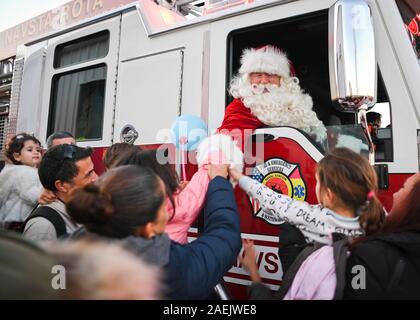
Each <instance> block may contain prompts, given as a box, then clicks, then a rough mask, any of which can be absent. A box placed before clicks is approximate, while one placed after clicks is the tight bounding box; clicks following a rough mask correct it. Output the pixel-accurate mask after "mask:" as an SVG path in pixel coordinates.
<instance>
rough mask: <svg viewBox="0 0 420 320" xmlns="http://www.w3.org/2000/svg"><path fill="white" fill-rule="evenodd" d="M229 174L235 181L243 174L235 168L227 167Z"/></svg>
mask: <svg viewBox="0 0 420 320" xmlns="http://www.w3.org/2000/svg"><path fill="white" fill-rule="evenodd" d="M229 175H230V177H231V178H232V179H233V180H234V181H235V182H238V181H239V179H240V178H241V177H242V176H243V174H242V172H240V171H238V170H236V169H235V168H230V169H229Z"/></svg>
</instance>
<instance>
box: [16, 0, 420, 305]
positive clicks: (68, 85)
mask: <svg viewBox="0 0 420 320" xmlns="http://www.w3.org/2000/svg"><path fill="white" fill-rule="evenodd" d="M346 6H350V7H346ZM366 8H367V9H366ZM419 13H420V8H419V4H418V2H416V1H412V0H389V1H379V0H365V1H362V0H342V1H336V0H320V1H312V0H254V1H252V0H222V1H217V0H216V1H211V0H210V1H199V0H196V1H189V0H186V1H183V0H180V1H174V2H166V1H165V2H164V3H163V2H162V3H160V4H156V3H155V2H153V1H151V0H140V1H138V2H135V3H133V4H130V5H127V6H125V7H122V8H119V9H118V10H114V11H112V12H108V13H105V14H103V15H101V16H99V17H95V18H92V19H90V20H86V21H84V22H82V23H78V24H76V25H74V26H72V27H69V28H66V29H64V30H61V31H59V32H56V33H53V34H50V35H47V36H44V37H42V38H39V39H36V40H34V41H31V42H29V43H26V44H25V45H23V46H21V47H19V49H18V53H17V55H16V58H15V62H14V75H13V82H12V99H11V102H10V114H9V126H8V130H9V132H8V133H9V134H13V133H16V132H21V131H25V132H30V133H34V134H35V136H37V137H38V138H39V139H40V140H41V141H42V142H45V140H46V138H47V136H48V135H49V134H51V133H52V132H54V131H58V130H66V131H70V132H72V133H73V134H74V135H75V137H76V139H77V141H78V144H79V145H81V146H91V147H94V148H95V149H96V151H95V154H96V159H97V168H98V169H99V170H101V167H100V162H101V161H100V160H101V155H102V151H103V150H104V149H105V148H106V147H109V146H110V145H111V144H112V143H115V142H120V141H123V140H124V139H128V140H130V139H131V140H134V139H135V138H136V137H135V136H133V135H138V138H137V140H136V141H135V143H136V144H139V145H142V146H145V147H157V146H160V145H162V144H170V134H168V132H169V128H170V127H171V124H172V122H173V121H174V119H175V118H176V117H178V116H180V115H183V114H193V115H197V116H199V117H201V118H202V119H203V120H204V122H205V123H206V124H207V126H208V128H209V131H210V132H211V131H212V130H213V129H216V128H218V127H219V126H220V124H221V123H222V120H223V116H224V110H225V108H226V106H227V105H228V103H229V102H230V101H231V99H232V98H231V97H230V96H229V94H228V93H227V89H228V88H229V83H230V80H231V79H232V77H233V76H234V75H235V73H236V72H237V70H238V69H239V63H240V55H241V53H242V50H243V49H244V48H248V47H257V46H260V45H264V44H274V45H276V46H278V47H279V48H281V49H282V50H284V51H285V52H286V53H287V55H288V57H289V59H290V60H291V62H292V64H293V65H294V68H295V71H296V75H297V77H298V78H299V81H300V85H301V87H302V88H303V89H304V90H305V91H306V92H307V93H309V94H310V95H311V96H312V98H313V101H314V110H315V112H316V113H317V115H318V118H319V119H321V120H322V121H323V123H324V124H325V126H326V127H327V129H328V139H329V140H328V141H326V144H325V145H324V146H319V145H318V144H316V143H315V142H314V140H313V139H311V137H309V136H307V135H306V134H304V133H302V132H301V131H299V130H297V129H295V128H290V127H279V128H265V129H258V130H256V132H255V133H254V139H253V142H251V143H253V145H254V147H255V148H256V146H257V145H258V144H262V145H263V149H264V156H263V158H258V157H257V158H255V157H254V159H253V161H254V162H252V163H248V164H247V165H248V166H249V167H253V168H256V169H257V171H256V174H255V177H256V178H259V179H260V181H262V182H263V183H265V184H267V185H269V186H270V187H273V188H276V189H277V190H279V191H281V192H283V193H286V192H287V193H288V194H289V195H290V196H292V197H294V198H296V199H299V200H305V201H309V202H311V203H315V202H316V197H315V180H314V176H313V174H314V167H315V164H316V162H318V161H319V160H320V159H321V158H322V157H323V154H324V153H325V151H326V150H328V149H331V148H333V147H335V146H336V144H337V141H336V140H334V139H336V138H337V136H338V134H339V133H343V132H344V133H345V134H346V136H348V137H352V138H351V139H350V140H351V141H352V142H351V144H352V145H353V146H354V142H357V144H358V146H359V151H360V152H362V153H363V152H365V153H366V154H367V152H368V149H369V145H368V143H367V141H366V140H365V137H364V135H363V131H362V130H361V127H360V124H359V120H358V117H357V113H356V112H354V111H357V110H356V109H355V108H354V105H353V109H352V108H348V109H346V108H345V107H343V106H345V105H346V104H345V102H346V101H347V102H348V101H350V102H351V103H353V102H354V101H355V100H354V99H353V100H352V98H354V97H356V96H360V94H359V93H358V90H359V89H360V90H361V91H363V90H362V89H361V88H359V87H361V86H362V85H361V83H362V82H363V80H366V83H367V84H366V86H368V87H369V88H370V89H369V90H370V91H369V92H372V94H371V95H369V99H368V100H367V101H368V104H367V107H368V108H369V109H371V108H372V109H371V110H375V111H376V112H379V113H381V114H382V127H381V128H380V129H379V131H378V138H379V139H380V141H381V146H380V147H378V148H377V149H376V155H375V160H374V162H375V165H376V167H377V169H378V173H379V175H380V188H381V193H380V198H381V200H382V201H383V203H384V205H385V207H386V208H387V209H389V208H390V207H391V205H392V193H393V192H395V191H396V190H398V189H399V188H400V187H401V186H402V184H403V182H404V181H405V179H406V178H407V177H409V176H410V175H412V174H413V173H415V172H417V171H418V170H419V161H420V156H419V144H420V133H419V132H420V90H418V85H419V83H420V40H419V35H420V33H419V29H418V25H419V24H420V17H419ZM349 14H350V16H348V15H349ZM350 24H354V25H352V26H351V25H350ZM364 24H371V26H372V28H373V29H372V31H373V33H372V35H373V37H372V38H367V39H358V40H356V41H355V42H352V43H353V44H352V45H351V46H349V45H348V42H349V41H354V39H350V38H349V37H348V34H347V33H346V32H347V31H346V30H347V28H350V29H351V28H353V29H355V30H356V31H354V30H353V32H356V33H354V34H357V29H358V28H362V29H363V28H364V27H365V26H364ZM414 24H415V25H416V26H417V29H415V25H414ZM337 39H339V40H337ZM362 43H363V45H366V43H367V45H368V46H367V47H366V46H365V47H362ZM349 47H350V48H351V49H352V50H353V51H354V52H353V55H354V56H353V58H352V60H351V61H353V62H354V64H353V66H352V67H351V66H349V65H348V61H345V62H342V63H343V64H340V62H338V64H337V65H334V63H335V62H337V61H338V60H339V58H337V57H343V56H344V54H347V53H348V50H350V49H349ZM372 50H373V51H372ZM346 52H347V53H346ZM348 57H349V56H348V55H346V59H348ZM372 57H373V60H372ZM334 72H335V73H334ZM352 81H355V82H354V83H356V84H358V85H357V87H354V86H351V85H352V84H353V82H352ZM349 86H350V87H349ZM372 88H373V90H372ZM340 90H344V92H347V94H346V95H345V96H344V97H341V96H339V95H338V94H337V92H341V91H340ZM363 96H365V98H366V96H368V94H366V93H365V94H363ZM343 101H344V102H343ZM343 111H347V112H343ZM348 111H353V112H348ZM165 129H166V130H165ZM343 143H344V146H345V144H346V142H345V141H344V142H343ZM349 143H350V142H349ZM341 145H343V144H341ZM191 170H192V169H191ZM191 170H190V174H191V173H192V171H191ZM276 172H277V174H275V173H276ZM235 192H236V194H237V199H238V206H239V209H240V214H241V228H242V235H243V238H248V239H254V240H255V242H256V248H257V254H258V264H259V266H260V272H261V274H262V277H263V279H264V282H265V283H266V284H268V285H269V286H270V287H271V288H272V289H275V288H277V286H278V285H279V283H280V280H281V277H282V275H281V272H280V271H279V270H280V268H279V266H280V261H279V259H278V256H277V242H278V227H277V226H278V223H277V222H276V221H271V220H270V217H266V216H264V215H262V214H261V213H259V211H258V205H257V204H254V203H253V202H252V201H250V199H248V198H247V197H246V196H244V194H241V193H240V191H238V190H236V191H235ZM196 232H197V229H196V228H192V229H191V237H192V238H194V236H195V235H194V234H195V233H196ZM225 281H226V282H228V283H230V286H231V291H232V293H233V295H234V297H240V298H242V297H244V294H245V290H244V288H245V286H246V285H248V284H249V283H250V282H249V278H248V276H247V274H246V272H245V271H244V270H243V269H242V268H241V267H240V264H239V263H238V264H236V265H235V266H234V267H233V268H232V269H231V270H230V271H229V272H228V274H227V275H226V277H225Z"/></svg>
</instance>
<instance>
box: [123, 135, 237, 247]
mask: <svg viewBox="0 0 420 320" xmlns="http://www.w3.org/2000/svg"><path fill="white" fill-rule="evenodd" d="M196 158H197V162H198V166H199V168H198V171H197V172H196V173H195V174H194V175H193V176H192V178H191V181H189V182H188V183H185V184H183V183H181V182H180V181H179V177H178V174H177V173H176V171H175V170H174V167H173V166H172V165H171V164H169V163H165V164H160V163H159V161H158V158H157V152H156V150H143V151H138V152H134V153H130V154H129V155H127V156H126V157H123V158H122V159H121V160H120V161H119V162H118V164H117V166H120V165H127V164H136V165H141V166H145V167H148V168H150V169H151V170H153V171H154V172H155V173H156V174H157V175H158V176H159V177H160V178H161V179H162V181H163V182H164V184H165V187H166V194H167V211H168V214H169V221H168V224H167V226H166V230H165V232H166V233H168V235H169V237H170V238H171V239H172V240H174V241H176V242H178V243H181V244H185V243H188V229H189V228H190V227H191V225H192V224H193V222H194V221H195V219H196V218H197V216H198V214H199V213H200V212H201V210H202V209H203V206H204V202H205V199H206V194H207V189H208V184H209V182H210V179H209V177H208V174H207V165H208V164H230V165H232V166H233V167H235V168H238V169H239V170H242V166H243V155H242V152H241V151H240V149H239V148H238V147H237V146H236V145H235V143H234V142H233V140H232V139H231V138H230V137H229V136H225V135H220V134H219V135H213V136H211V137H209V138H207V139H205V140H204V141H203V142H202V143H201V144H200V146H199V147H198V150H197V157H196Z"/></svg>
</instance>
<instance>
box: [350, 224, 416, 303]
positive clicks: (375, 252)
mask: <svg viewBox="0 0 420 320" xmlns="http://www.w3.org/2000/svg"><path fill="white" fill-rule="evenodd" d="M359 266H361V267H359ZM361 270H365V276H364V275H363V271H361ZM352 271H353V273H352ZM346 277H347V285H346V289H345V292H344V297H345V299H420V232H401V233H388V234H383V235H378V236H375V237H372V238H371V239H369V240H367V241H365V242H363V243H360V244H359V245H357V246H355V247H354V248H353V249H352V252H351V255H350V257H349V258H348V260H347V268H346ZM363 278H365V280H366V282H365V284H366V285H365V286H363V284H364V283H363Z"/></svg>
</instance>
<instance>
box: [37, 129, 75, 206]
mask: <svg viewBox="0 0 420 320" xmlns="http://www.w3.org/2000/svg"><path fill="white" fill-rule="evenodd" d="M59 144H74V145H76V140H75V139H74V137H73V135H72V134H71V133H70V132H68V131H57V132H54V133H52V134H50V136H49V137H48V138H47V150H48V149H50V148H51V147H53V146H58V145H59ZM55 200H56V198H55V196H54V193H53V192H52V191H51V190H48V189H44V190H42V192H41V195H40V196H39V199H38V202H39V203H40V204H47V203H49V202H53V201H55Z"/></svg>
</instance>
